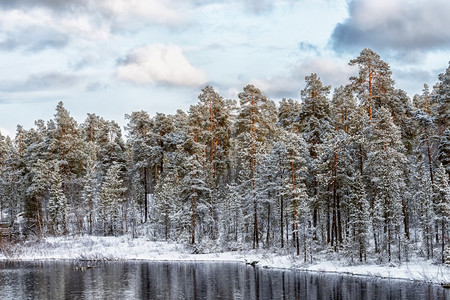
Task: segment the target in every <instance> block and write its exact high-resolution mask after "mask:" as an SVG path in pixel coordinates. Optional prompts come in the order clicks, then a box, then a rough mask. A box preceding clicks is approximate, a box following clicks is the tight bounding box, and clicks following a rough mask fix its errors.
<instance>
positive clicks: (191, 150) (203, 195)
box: [177, 128, 213, 244]
mask: <svg viewBox="0 0 450 300" xmlns="http://www.w3.org/2000/svg"><path fill="white" fill-rule="evenodd" d="M195 133H196V130H195V128H191V129H190V131H189V135H188V139H187V140H186V142H185V143H184V144H183V145H182V146H181V147H180V149H179V150H180V152H181V153H180V155H182V156H183V159H182V165H181V166H180V168H179V172H178V174H179V175H180V177H181V182H180V196H181V199H182V203H180V204H181V207H177V210H180V209H181V210H182V211H183V215H185V216H190V221H191V222H190V223H191V224H190V226H189V225H188V224H185V222H180V223H184V224H180V225H181V226H182V227H184V228H185V229H188V228H189V229H190V235H189V234H188V235H187V237H189V240H190V243H191V244H196V243H198V242H199V241H200V240H201V239H202V237H203V236H204V235H205V236H208V234H209V233H210V232H209V229H210V228H211V225H213V224H212V223H213V218H212V216H211V206H210V197H211V196H210V193H211V190H210V189H209V187H208V184H207V182H206V172H205V167H204V166H205V164H206V158H205V156H204V146H203V145H201V144H200V143H198V142H197V141H196V136H195ZM184 219H185V220H186V218H184Z"/></svg>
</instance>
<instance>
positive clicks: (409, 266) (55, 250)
mask: <svg viewBox="0 0 450 300" xmlns="http://www.w3.org/2000/svg"><path fill="white" fill-rule="evenodd" d="M2 249H3V251H0V261H42V260H44V261H47V260H99V261H107V260H118V261H125V260H130V261H131V260H142V261H212V262H236V263H244V262H246V261H258V266H261V267H269V268H278V269H292V270H299V271H308V272H325V273H337V274H343V275H351V276H369V277H373V278H387V279H398V280H414V281H420V282H427V283H433V284H442V283H449V282H450V267H446V266H443V265H439V264H433V263H432V262H431V261H427V260H420V259H417V260H411V261H410V262H404V263H401V264H390V265H388V264H375V263H365V264H354V265H349V264H348V261H345V262H344V261H340V260H331V261H330V260H327V259H325V258H324V259H320V258H318V259H317V260H316V261H314V262H313V263H308V264H305V263H303V259H299V258H296V257H295V256H293V255H292V254H283V253H274V252H273V251H272V252H271V251H268V250H262V249H261V250H249V251H233V252H215V253H208V254H192V249H189V248H187V247H186V246H185V245H182V244H176V243H170V242H155V241H150V240H148V239H146V238H142V237H141V238H130V237H128V236H122V237H97V236H66V237H57V238H55V237H48V238H45V239H43V240H41V241H40V242H26V243H23V244H18V245H15V246H13V248H12V249H7V247H2Z"/></svg>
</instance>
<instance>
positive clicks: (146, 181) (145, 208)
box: [144, 167, 148, 223]
mask: <svg viewBox="0 0 450 300" xmlns="http://www.w3.org/2000/svg"><path fill="white" fill-rule="evenodd" d="M147 195H148V180H147V168H146V167H144V223H147V216H148V203H147Z"/></svg>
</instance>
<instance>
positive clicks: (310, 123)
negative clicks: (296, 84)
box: [296, 73, 333, 238]
mask: <svg viewBox="0 0 450 300" xmlns="http://www.w3.org/2000/svg"><path fill="white" fill-rule="evenodd" d="M305 81H306V86H305V88H304V89H303V90H302V91H301V93H300V94H301V97H302V101H303V102H302V108H301V110H300V113H299V115H298V118H297V119H296V126H297V127H298V128H299V132H300V133H301V135H302V137H303V139H304V140H305V141H306V142H307V143H308V148H309V152H310V155H311V157H312V158H313V159H312V160H311V163H310V164H309V166H308V168H309V175H308V181H307V183H306V184H307V189H308V190H309V191H310V196H311V197H312V199H313V200H312V201H313V202H312V207H313V228H314V238H317V231H316V230H317V227H318V220H319V214H320V212H321V211H320V209H321V207H320V206H323V205H321V202H325V201H322V200H324V199H319V196H318V195H319V193H318V178H317V165H318V163H319V162H318V158H319V155H320V148H321V145H322V144H323V143H325V142H326V141H327V140H328V138H329V136H330V133H331V132H332V131H333V129H332V123H331V119H330V103H329V100H328V98H327V96H328V94H329V93H330V88H331V87H330V86H324V85H323V84H322V81H321V80H320V78H319V77H318V76H317V74H314V73H313V74H311V75H310V76H306V77H305ZM322 204H323V203H322ZM322 209H323V210H322V211H325V210H326V208H324V207H322Z"/></svg>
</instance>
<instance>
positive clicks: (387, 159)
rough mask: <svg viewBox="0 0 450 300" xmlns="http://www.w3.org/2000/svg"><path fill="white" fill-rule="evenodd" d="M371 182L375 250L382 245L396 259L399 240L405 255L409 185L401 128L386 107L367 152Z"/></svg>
mask: <svg viewBox="0 0 450 300" xmlns="http://www.w3.org/2000/svg"><path fill="white" fill-rule="evenodd" d="M367 156H368V165H369V168H370V174H371V183H372V187H373V189H374V190H375V191H376V192H375V199H374V204H373V215H374V239H375V241H374V242H375V249H376V251H379V250H381V249H379V246H382V249H383V250H385V251H386V254H387V258H388V260H389V261H391V259H392V251H391V247H392V245H393V242H394V241H395V240H397V242H398V246H399V247H398V256H399V259H400V258H401V247H402V243H403V231H402V224H403V222H402V221H403V220H404V215H403V208H402V194H403V191H404V188H405V181H404V173H403V166H404V164H405V163H406V157H405V155H404V146H403V144H402V142H401V138H400V131H399V129H398V127H397V126H396V125H395V124H394V123H393V121H392V117H391V116H390V114H389V112H388V111H387V110H386V109H384V108H382V109H380V110H379V112H378V116H377V122H376V123H374V127H373V133H372V139H371V151H370V152H369V153H368V154H367Z"/></svg>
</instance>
